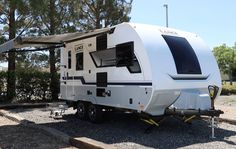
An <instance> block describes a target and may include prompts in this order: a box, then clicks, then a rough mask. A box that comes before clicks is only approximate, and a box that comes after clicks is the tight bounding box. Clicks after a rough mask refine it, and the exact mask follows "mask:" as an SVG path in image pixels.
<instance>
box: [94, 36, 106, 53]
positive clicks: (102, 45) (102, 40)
mask: <svg viewBox="0 0 236 149" xmlns="http://www.w3.org/2000/svg"><path fill="white" fill-rule="evenodd" d="M96 39H97V51H99V50H105V49H107V34H104V35H101V36H97V38H96Z"/></svg>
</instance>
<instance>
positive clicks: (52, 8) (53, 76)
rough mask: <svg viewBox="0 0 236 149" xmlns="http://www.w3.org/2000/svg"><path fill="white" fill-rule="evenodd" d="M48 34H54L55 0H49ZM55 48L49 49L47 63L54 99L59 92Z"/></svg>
mask: <svg viewBox="0 0 236 149" xmlns="http://www.w3.org/2000/svg"><path fill="white" fill-rule="evenodd" d="M49 7H50V14H49V15H50V34H51V35H54V34H55V12H56V10H55V0H50V6H49ZM54 50H55V49H54V48H52V49H50V51H49V63H50V73H51V78H50V79H51V82H50V90H51V93H52V100H53V101H55V100H57V99H58V93H59V80H58V78H57V70H56V66H55V64H56V58H55V51H54Z"/></svg>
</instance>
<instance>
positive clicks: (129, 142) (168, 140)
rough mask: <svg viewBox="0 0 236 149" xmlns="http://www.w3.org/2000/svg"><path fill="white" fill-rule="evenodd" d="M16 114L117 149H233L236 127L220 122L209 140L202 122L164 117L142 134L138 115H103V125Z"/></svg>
mask: <svg viewBox="0 0 236 149" xmlns="http://www.w3.org/2000/svg"><path fill="white" fill-rule="evenodd" d="M11 112H13V113H16V114H18V115H19V116H21V117H24V118H26V119H28V120H30V121H34V122H35V123H37V124H39V125H44V126H49V127H53V128H56V129H58V130H60V131H62V132H65V133H67V134H69V135H70V136H73V137H88V138H92V139H95V140H97V141H101V142H104V143H107V144H113V145H114V146H116V147H117V148H121V149H134V148H145V149H146V148H165V149H166V148H219V149H221V148H236V125H230V124H227V123H220V124H219V128H217V129H216V130H215V131H216V137H217V138H216V139H210V138H209V136H210V135H211V129H210V128H209V127H208V124H207V123H206V122H205V121H203V120H196V121H194V122H193V123H192V124H191V125H190V124H186V123H183V122H181V121H179V120H177V119H174V118H168V119H166V120H165V121H163V123H161V125H160V127H155V128H153V129H152V130H151V132H150V133H145V130H146V128H148V125H147V124H145V123H144V122H142V121H141V120H140V119H139V117H138V116H136V115H133V114H127V113H126V114H124V113H112V114H111V113H110V114H106V117H105V122H104V123H102V124H92V123H90V122H87V121H81V120H78V119H77V117H76V116H75V114H74V113H75V111H74V110H72V109H69V110H68V111H66V113H65V115H64V116H63V117H62V118H61V119H53V118H50V117H49V114H50V112H49V111H48V109H46V108H44V109H43V108H42V109H15V110H12V111H11Z"/></svg>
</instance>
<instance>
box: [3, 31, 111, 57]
mask: <svg viewBox="0 0 236 149" xmlns="http://www.w3.org/2000/svg"><path fill="white" fill-rule="evenodd" d="M109 31H110V28H103V29H97V30H93V31H89V32H83V33H82V32H75V33H67V34H59V35H50V36H35V37H21V36H18V37H16V38H14V39H12V40H9V41H7V42H5V43H3V44H2V45H0V53H3V52H8V51H10V50H12V49H21V48H24V47H29V48H32V47H35V48H40V47H52V46H57V45H62V44H65V43H67V42H73V41H76V40H80V39H83V38H88V37H92V36H97V35H99V34H103V33H107V32H109Z"/></svg>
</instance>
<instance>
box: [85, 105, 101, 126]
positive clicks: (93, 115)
mask: <svg viewBox="0 0 236 149" xmlns="http://www.w3.org/2000/svg"><path fill="white" fill-rule="evenodd" d="M88 117H89V120H90V121H91V122H93V123H100V122H102V119H103V112H102V108H101V107H100V106H97V105H94V104H90V105H89V106H88Z"/></svg>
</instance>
